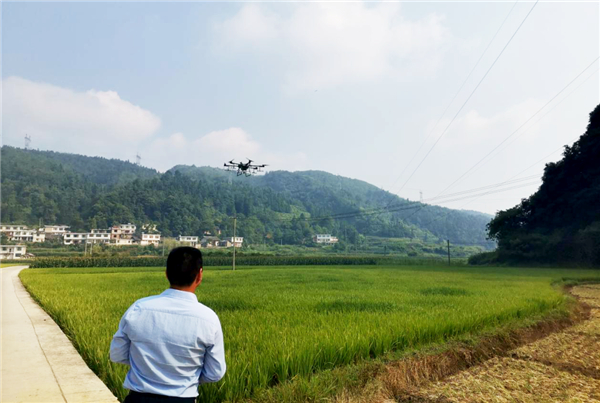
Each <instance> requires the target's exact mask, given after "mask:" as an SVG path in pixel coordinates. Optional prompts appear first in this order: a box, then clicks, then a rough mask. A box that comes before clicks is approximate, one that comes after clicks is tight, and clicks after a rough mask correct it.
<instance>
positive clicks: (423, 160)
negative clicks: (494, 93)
mask: <svg viewBox="0 0 600 403" xmlns="http://www.w3.org/2000/svg"><path fill="white" fill-rule="evenodd" d="M538 2H539V0H536V2H535V3H534V4H533V6H532V7H531V9H530V10H529V12H528V13H527V15H526V16H525V18H523V21H521V23H520V24H519V26H518V27H517V29H516V30H515V32H514V33H513V34H512V36H511V37H510V39H509V40H508V42H506V45H504V47H503V48H502V50H501V51H500V53H499V54H498V56H497V57H496V59H495V60H494V62H493V63H492V65H491V66H490V67H489V68H488V70H487V71H486V72H485V74H484V75H483V77H482V78H481V80H479V82H478V83H477V85H476V86H475V88H474V89H473V91H472V92H471V94H469V96H468V97H467V99H466V100H465V102H464V103H463V104H462V106H461V107H460V109H459V110H458V112H456V114H455V115H454V117H453V118H452V120H451V121H450V123H448V125H447V126H446V128H445V129H444V131H443V132H442V133H441V134H440V135H439V137H438V138H437V140H436V141H435V143H433V145H432V146H431V148H430V149H429V151H427V154H425V156H424V157H423V159H422V160H421V162H419V165H417V167H416V168H415V169H414V171H413V172H412V173H411V174H410V176H409V177H408V179H407V180H406V182H404V184H403V185H402V187H401V188H400V189H399V190H398V192H396V193H399V192H400V191H401V190H402V189H404V186H406V184H408V182H409V181H410V180H411V179H412V177H413V175H414V174H415V173H416V172H417V171H418V170H419V168H420V167H421V165H422V164H423V162H425V160H426V159H427V157H428V156H429V154H431V151H433V149H434V148H435V146H436V145H437V144H438V143H439V142H440V140H441V139H442V137H444V134H446V132H447V131H448V129H449V128H450V126H451V125H452V123H453V122H454V121H455V120H456V118H457V117H458V115H459V114H460V112H461V111H462V110H463V108H464V107H465V105H466V104H467V102H469V100H470V99H471V97H472V96H473V94H475V91H477V89H478V88H479V86H480V85H481V83H482V82H483V80H485V78H486V77H487V75H488V74H489V72H490V71H491V70H492V68H493V67H494V66H495V65H496V62H497V61H498V59H500V56H502V54H503V53H504V51H505V50H506V48H507V47H508V45H509V44H510V43H511V42H512V40H513V38H514V37H515V35H517V32H519V30H520V29H521V27H522V26H523V24H524V23H525V21H526V20H527V17H529V15H530V14H531V12H532V11H533V9H534V8H535V6H537V4H538Z"/></svg>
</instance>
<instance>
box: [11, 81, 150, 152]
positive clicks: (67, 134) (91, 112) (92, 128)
mask: <svg viewBox="0 0 600 403" xmlns="http://www.w3.org/2000/svg"><path fill="white" fill-rule="evenodd" d="M2 87H3V96H2V97H3V99H2V107H3V111H2V117H3V121H2V129H3V141H4V143H6V144H13V145H21V144H22V139H23V136H24V135H25V134H26V133H27V134H29V135H30V136H31V137H32V141H33V144H32V146H33V147H35V148H40V149H57V150H60V151H66V152H77V153H82V154H87V155H103V156H110V157H121V158H127V157H129V156H132V155H134V154H135V152H136V150H135V147H136V145H137V143H138V142H139V141H141V140H143V139H146V138H148V137H149V136H151V135H152V134H153V133H155V132H156V131H157V130H158V129H159V127H160V125H161V121H160V119H159V118H158V117H157V116H155V115H154V114H152V113H151V112H150V111H147V110H145V109H143V108H141V107H139V106H137V105H134V104H132V103H130V102H128V101H126V100H124V99H122V98H121V97H120V96H119V94H118V93H117V92H115V91H97V90H94V89H91V90H89V91H85V92H77V91H73V90H71V89H67V88H62V87H58V86H55V85H51V84H46V83H38V82H34V81H30V80H26V79H24V78H20V77H9V78H6V79H4V80H3V81H2Z"/></svg>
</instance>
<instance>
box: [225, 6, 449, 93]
mask: <svg viewBox="0 0 600 403" xmlns="http://www.w3.org/2000/svg"><path fill="white" fill-rule="evenodd" d="M215 31H216V33H217V35H218V36H219V38H220V41H219V51H220V52H236V53H237V52H260V53H263V54H272V55H275V56H277V57H278V58H279V59H280V61H281V63H283V64H284V71H285V73H284V74H285V83H284V86H285V88H286V89H287V90H289V91H292V92H296V91H306V90H307V91H311V90H315V89H319V88H323V87H334V86H337V85H340V84H345V83H352V82H363V81H370V80H375V79H379V78H381V77H383V76H385V75H394V76H396V77H400V78H404V79H407V78H409V77H414V76H419V75H428V74H431V73H432V72H435V71H436V69H437V67H438V65H439V64H440V62H441V58H442V57H443V53H444V52H443V48H444V45H445V44H446V43H447V42H448V39H449V32H448V30H447V29H446V28H445V27H444V25H443V17H441V16H438V15H435V14H431V15H429V16H426V17H424V18H422V19H419V20H416V21H409V20H407V19H405V18H404V17H403V16H402V14H401V13H400V6H399V5H398V4H390V3H382V4H377V5H371V4H369V5H368V4H365V3H345V4H340V3H333V4H332V3H311V4H299V5H297V6H295V7H294V8H293V11H292V13H291V14H290V15H288V16H283V15H281V14H276V13H275V12H273V11H271V9H269V8H267V7H266V6H262V5H256V4H251V5H246V6H244V7H242V8H241V10H240V11H239V12H238V13H237V14H236V15H234V16H233V17H232V18H230V19H228V20H225V21H223V22H222V23H220V24H217V26H216V27H215Z"/></svg>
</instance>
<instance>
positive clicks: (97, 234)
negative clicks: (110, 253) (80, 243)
mask: <svg viewBox="0 0 600 403" xmlns="http://www.w3.org/2000/svg"><path fill="white" fill-rule="evenodd" d="M110 235H111V231H110V229H93V230H91V232H90V233H89V234H88V236H87V242H88V243H109V242H110Z"/></svg>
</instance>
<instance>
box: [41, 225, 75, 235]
mask: <svg viewBox="0 0 600 403" xmlns="http://www.w3.org/2000/svg"><path fill="white" fill-rule="evenodd" d="M69 228H70V227H69V226H68V225H44V228H43V232H44V233H45V234H46V236H48V235H50V236H62V235H64V234H65V233H66V232H67V231H69ZM40 230H42V229H40Z"/></svg>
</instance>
